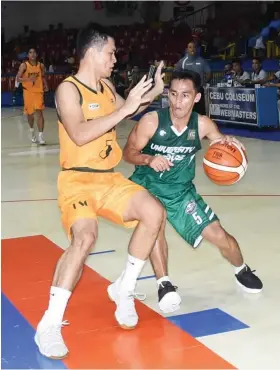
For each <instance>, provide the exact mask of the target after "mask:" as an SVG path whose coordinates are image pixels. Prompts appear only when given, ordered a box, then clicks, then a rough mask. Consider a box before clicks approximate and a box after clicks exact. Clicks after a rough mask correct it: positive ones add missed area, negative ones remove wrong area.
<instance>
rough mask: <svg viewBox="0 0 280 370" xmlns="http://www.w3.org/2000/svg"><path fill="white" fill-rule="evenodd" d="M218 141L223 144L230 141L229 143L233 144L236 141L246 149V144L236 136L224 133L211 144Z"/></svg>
mask: <svg viewBox="0 0 280 370" xmlns="http://www.w3.org/2000/svg"><path fill="white" fill-rule="evenodd" d="M216 143H221V144H225V143H228V144H229V145H231V144H232V143H235V144H236V145H238V146H240V147H241V148H242V149H243V150H246V149H245V147H244V145H243V144H242V143H241V141H239V140H237V139H236V138H235V137H234V136H229V135H223V136H222V137H220V138H218V139H216V140H213V141H211V143H210V146H211V145H213V144H216Z"/></svg>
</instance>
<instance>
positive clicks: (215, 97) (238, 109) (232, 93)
mask: <svg viewBox="0 0 280 370" xmlns="http://www.w3.org/2000/svg"><path fill="white" fill-rule="evenodd" d="M207 96H208V104H209V117H210V118H211V119H213V120H214V121H217V122H224V123H239V124H246V125H248V124H249V125H256V126H257V125H258V117H257V104H256V91H255V89H244V88H240V89H238V88H221V87H210V88H208V94H207Z"/></svg>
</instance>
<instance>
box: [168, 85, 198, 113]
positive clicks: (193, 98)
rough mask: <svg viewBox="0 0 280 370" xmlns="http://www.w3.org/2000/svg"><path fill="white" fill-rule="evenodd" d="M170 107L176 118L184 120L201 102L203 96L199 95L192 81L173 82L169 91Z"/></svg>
mask: <svg viewBox="0 0 280 370" xmlns="http://www.w3.org/2000/svg"><path fill="white" fill-rule="evenodd" d="M168 98H169V106H170V109H171V112H172V115H173V116H174V117H175V118H184V117H185V116H187V115H188V114H189V112H191V111H192V109H193V106H194V104H195V103H197V102H199V100H200V98H201V94H200V93H197V92H196V90H195V88H194V85H193V82H192V81H191V80H173V81H172V83H171V86H170V89H169V95H168Z"/></svg>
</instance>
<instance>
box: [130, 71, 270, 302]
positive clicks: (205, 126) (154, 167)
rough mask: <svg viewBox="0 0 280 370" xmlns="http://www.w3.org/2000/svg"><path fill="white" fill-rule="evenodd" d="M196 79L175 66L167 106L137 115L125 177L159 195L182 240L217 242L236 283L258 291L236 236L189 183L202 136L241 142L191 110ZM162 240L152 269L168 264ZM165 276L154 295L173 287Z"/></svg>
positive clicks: (197, 95) (258, 284) (197, 87)
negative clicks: (129, 171)
mask: <svg viewBox="0 0 280 370" xmlns="http://www.w3.org/2000/svg"><path fill="white" fill-rule="evenodd" d="M200 81H201V80H200V76H199V75H198V74H197V73H196V72H192V71H185V72H174V74H173V76H172V79H171V82H170V89H169V108H164V109H160V110H158V111H154V112H150V113H147V114H146V115H144V116H143V117H142V118H141V120H140V121H139V122H138V123H137V124H136V126H135V127H134V128H133V130H132V132H131V134H130V136H129V138H128V141H127V144H126V147H125V149H124V159H125V160H126V161H127V162H129V163H132V164H134V165H135V166H136V168H135V171H134V173H133V174H132V176H131V177H130V179H131V180H132V181H134V182H136V183H137V184H140V185H142V186H143V187H145V188H146V189H148V190H149V192H150V193H151V194H153V195H154V196H155V197H156V198H157V199H158V200H160V202H161V203H162V204H163V206H164V207H165V209H166V212H167V218H168V221H169V222H170V223H171V225H172V226H173V227H174V228H175V230H176V231H177V232H178V233H179V234H180V235H181V236H182V238H183V239H184V240H185V241H186V242H187V243H189V244H190V245H191V246H192V247H194V248H196V247H197V246H198V245H199V243H200V242H201V240H202V239H203V238H204V239H206V240H208V241H209V242H210V243H212V244H214V245H215V246H217V247H218V249H219V250H220V252H221V254H222V256H223V257H224V258H225V259H227V260H228V261H229V262H230V263H231V265H232V266H233V268H234V273H235V279H236V282H237V284H239V285H240V286H241V287H242V288H243V289H244V290H245V291H246V292H250V293H259V292H260V291H261V290H262V288H263V284H262V282H261V280H260V279H259V278H258V277H257V276H256V275H255V274H254V273H253V271H252V270H251V269H250V268H249V266H248V265H246V264H245V263H244V260H243V257H242V254H241V251H240V248H239V245H238V243H237V241H236V240H235V238H234V237H233V236H231V235H229V234H228V233H227V232H226V231H225V230H224V229H223V227H222V226H221V224H220V222H219V219H218V217H217V216H216V215H215V213H214V212H213V211H212V209H211V208H210V207H209V205H207V204H206V203H205V202H204V200H203V199H202V197H201V196H200V195H199V194H198V193H197V192H196V188H195V186H194V184H193V180H194V177H195V156H196V153H197V151H198V150H200V149H201V140H202V139H203V138H204V137H206V138H208V139H209V140H210V145H211V144H213V143H216V142H225V141H228V142H229V143H230V142H232V141H235V142H236V143H237V144H239V145H241V146H242V144H241V143H240V142H239V141H238V140H237V139H235V138H232V137H228V136H224V135H223V134H221V132H219V130H218V128H217V126H216V124H215V123H214V122H213V121H212V120H211V119H210V118H208V117H206V116H201V115H199V114H197V113H196V112H193V106H194V104H195V103H196V102H198V101H199V99H200V98H201V94H200V93H198V92H199V91H200V87H201V86H200V85H201V82H200ZM242 147H243V146H242ZM165 245H166V253H165V254H164V255H163V254H162V253H161V252H160V248H158V246H157V244H156V246H155V248H154V250H153V253H152V254H151V256H150V258H151V262H152V265H153V267H154V270H155V272H156V271H157V266H159V265H160V264H162V263H163V261H164V264H165V265H167V244H166V241H165ZM169 281H170V280H169V278H168V276H166V277H165V278H161V282H162V283H163V285H162V286H159V300H160V299H162V297H163V296H164V295H165V294H166V293H167V292H168V290H170V289H174V287H173V286H172V287H173V288H170V289H169V288H168V285H169V284H168V282H169ZM166 282H167V287H166ZM170 285H172V284H170ZM170 297H172V295H170Z"/></svg>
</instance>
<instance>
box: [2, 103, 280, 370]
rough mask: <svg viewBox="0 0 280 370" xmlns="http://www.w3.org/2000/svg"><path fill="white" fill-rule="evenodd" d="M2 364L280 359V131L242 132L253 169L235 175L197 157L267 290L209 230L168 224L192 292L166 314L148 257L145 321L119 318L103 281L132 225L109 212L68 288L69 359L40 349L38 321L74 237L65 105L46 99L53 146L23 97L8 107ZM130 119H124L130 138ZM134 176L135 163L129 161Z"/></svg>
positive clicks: (185, 286)
mask: <svg viewBox="0 0 280 370" xmlns="http://www.w3.org/2000/svg"><path fill="white" fill-rule="evenodd" d="M1 115H2V305H1V306H2V355H1V362H2V368H18V369H19V368H48V369H50V368H53V369H55V368H71V369H74V368H80V369H82V368H122V369H123V368H127V369H128V368H134V369H135V368H181V369H182V368H192V369H193V368H201V369H202V368H204V369H210V368H213V369H214V368H215V369H217V368H221V369H228V368H238V369H279V366H280V365H279V364H280V340H279V337H280V315H279V306H280V289H279V286H280V268H279V264H280V217H279V211H280V143H279V142H270V141H261V140H256V139H242V138H241V140H242V142H243V143H244V145H245V147H246V149H247V153H248V159H249V166H248V171H247V174H246V176H245V177H244V178H243V179H242V181H241V182H240V183H238V184H236V185H233V186H231V187H218V186H217V185H215V184H213V183H211V182H210V181H209V180H208V179H207V178H206V176H205V175H204V172H203V169H202V156H203V152H204V151H205V149H206V147H207V143H206V141H204V142H203V150H201V151H200V153H199V155H198V157H197V176H196V186H197V189H198V191H199V192H200V193H201V194H202V195H203V196H204V197H205V200H206V201H207V203H208V204H209V205H210V206H211V207H212V208H213V209H214V210H215V212H216V213H217V214H218V216H219V217H220V219H221V222H222V224H223V226H224V227H225V228H226V229H227V230H228V231H229V232H230V233H231V234H233V235H234V236H235V237H236V239H237V240H238V241H239V243H240V246H241V249H242V251H243V254H244V256H245V261H246V263H248V265H249V266H250V267H251V268H252V269H256V270H257V272H256V273H257V274H258V276H259V277H261V279H262V280H263V283H264V290H263V292H262V293H260V294H251V295H250V294H248V293H244V292H243V291H241V290H240V288H239V287H238V286H237V285H236V283H235V280H234V273H233V269H232V267H231V266H230V265H229V264H228V263H227V262H226V261H224V260H223V259H222V257H221V256H220V254H219V253H218V251H217V250H216V249H215V248H214V247H213V246H211V245H210V244H208V243H207V242H202V244H201V246H200V247H199V248H197V249H196V250H192V249H191V248H190V247H189V246H188V245H186V244H185V243H184V241H183V240H181V239H180V237H179V236H178V235H177V234H176V232H175V231H174V230H173V229H172V228H171V226H170V225H167V240H168V243H169V270H170V271H169V272H170V275H171V277H172V280H173V282H174V284H175V285H177V286H178V287H179V292H180V294H181V296H182V300H183V303H182V305H181V310H180V311H179V312H176V314H173V315H169V317H168V316H166V317H163V316H162V315H161V313H160V311H159V309H158V306H157V287H156V280H155V278H154V274H153V271H152V269H151V266H150V264H149V263H147V265H146V266H145V268H144V271H143V273H142V275H141V278H140V279H139V281H138V287H137V291H139V292H144V293H146V294H147V298H146V300H145V301H144V302H143V303H140V302H139V303H138V302H137V307H138V311H139V316H140V322H139V326H138V327H137V328H136V329H135V330H133V331H129V332H127V331H123V330H122V329H120V328H118V327H117V325H116V322H115V321H114V315H113V313H114V305H113V304H112V303H111V302H110V301H109V300H108V299H107V296H106V287H107V285H108V283H109V281H113V280H114V279H115V278H116V277H117V276H118V275H119V273H120V271H121V270H122V268H123V266H124V264H125V258H126V252H127V245H128V241H129V238H130V235H131V233H132V231H131V230H127V229H123V228H121V227H119V226H116V225H113V224H112V223H110V222H107V221H106V220H103V219H100V223H99V226H100V232H99V239H98V242H97V245H96V248H95V250H94V251H92V254H91V255H90V256H89V257H88V259H87V262H86V265H87V267H86V269H85V273H84V275H83V278H82V279H81V282H80V283H79V285H78V286H77V289H76V291H75V294H74V295H73V297H72V298H71V301H70V304H69V308H68V309H67V312H66V319H68V320H69V322H70V325H69V326H67V327H66V328H65V329H63V334H64V337H65V340H66V342H67V345H68V347H69V349H70V356H69V358H68V359H66V360H64V361H52V360H48V359H45V358H43V357H42V356H41V355H40V354H39V353H38V351H37V349H36V347H35V345H34V342H33V335H34V328H35V327H36V324H37V322H38V320H39V319H40V317H41V315H42V313H43V311H44V309H45V308H46V305H47V302H48V292H49V286H50V283H51V278H52V273H53V269H54V266H55V263H56V260H57V259H58V258H59V255H60V254H61V251H62V250H63V249H65V248H66V247H67V245H68V241H67V238H66V236H65V234H64V232H63V229H62V227H61V223H60V214H59V210H58V207H57V201H56V198H57V188H56V179H57V174H58V171H59V159H58V152H59V146H58V137H57V122H56V114H55V111H54V110H53V109H50V108H48V109H47V110H46V111H45V118H46V130H45V139H46V141H47V145H46V146H45V147H40V146H37V145H36V144H30V142H29V140H28V137H27V133H28V130H27V121H26V119H25V117H24V116H23V115H22V112H21V110H20V109H12V108H2V113H1ZM132 125H133V122H132V121H125V122H122V123H121V124H120V125H119V127H118V130H117V131H118V137H119V142H120V144H121V145H122V146H123V145H124V144H125V141H126V138H127V136H128V133H129V131H130V128H131V127H132ZM118 169H119V170H120V171H121V172H122V173H123V174H124V175H126V176H129V175H130V174H131V172H132V169H133V167H132V166H131V165H128V164H127V163H125V162H121V163H120V165H119V166H118Z"/></svg>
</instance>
